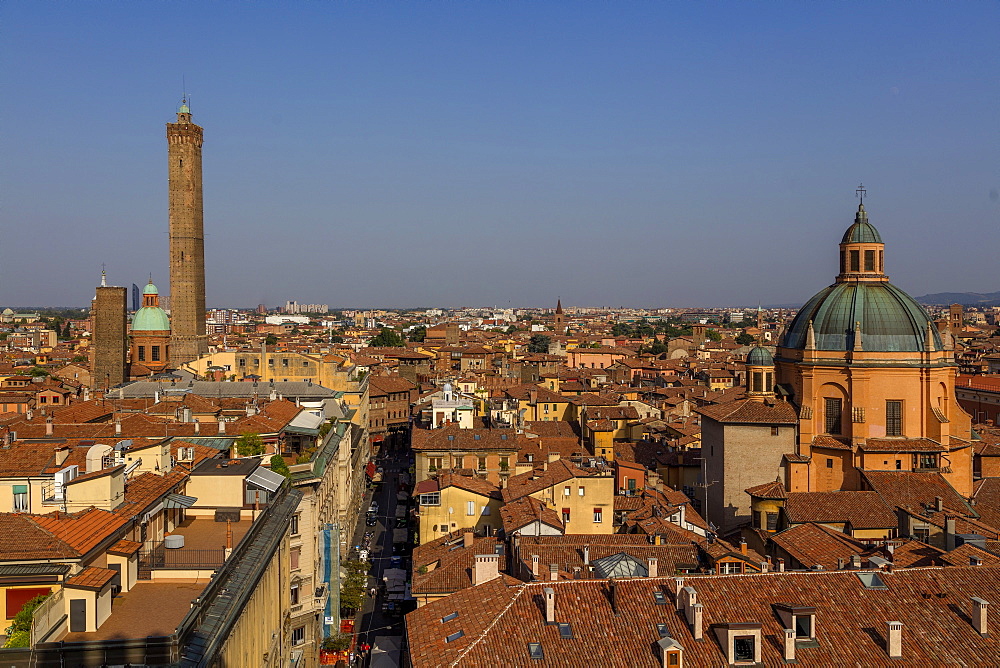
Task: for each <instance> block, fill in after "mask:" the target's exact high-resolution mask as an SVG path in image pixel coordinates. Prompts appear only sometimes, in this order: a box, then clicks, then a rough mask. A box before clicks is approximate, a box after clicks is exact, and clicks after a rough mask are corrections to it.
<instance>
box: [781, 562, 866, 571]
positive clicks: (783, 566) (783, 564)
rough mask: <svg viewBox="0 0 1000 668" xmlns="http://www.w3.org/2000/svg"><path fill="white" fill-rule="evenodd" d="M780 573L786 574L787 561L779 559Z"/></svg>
mask: <svg viewBox="0 0 1000 668" xmlns="http://www.w3.org/2000/svg"><path fill="white" fill-rule="evenodd" d="M859 568H860V566H859ZM778 572H779V573H784V572H785V560H784V559H778Z"/></svg>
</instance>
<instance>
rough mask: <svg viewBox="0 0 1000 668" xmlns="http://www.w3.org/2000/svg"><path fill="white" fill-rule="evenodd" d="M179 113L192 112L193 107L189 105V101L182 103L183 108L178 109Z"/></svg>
mask: <svg viewBox="0 0 1000 668" xmlns="http://www.w3.org/2000/svg"><path fill="white" fill-rule="evenodd" d="M177 113H178V114H190V113H191V107H189V106H188V103H187V101H186V100H185V101H184V102H182V103H181V108H180V109H178V110H177Z"/></svg>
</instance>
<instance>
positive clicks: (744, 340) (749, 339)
mask: <svg viewBox="0 0 1000 668" xmlns="http://www.w3.org/2000/svg"><path fill="white" fill-rule="evenodd" d="M754 341H755V339H754V338H753V336H752V335H751V334H747V333H746V332H741V333H740V334H739V335H738V336H737V337H736V343H738V344H740V345H741V346H749V345H752V344H753V342H754Z"/></svg>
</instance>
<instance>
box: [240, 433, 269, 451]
mask: <svg viewBox="0 0 1000 668" xmlns="http://www.w3.org/2000/svg"><path fill="white" fill-rule="evenodd" d="M236 452H238V453H239V454H240V455H241V456H242V457H257V456H259V455H262V454H264V439H262V438H261V437H260V434H257V433H255V432H252V431H251V432H247V433H246V434H243V435H241V436H240V437H239V438H238V439H236Z"/></svg>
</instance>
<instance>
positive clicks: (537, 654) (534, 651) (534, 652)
mask: <svg viewBox="0 0 1000 668" xmlns="http://www.w3.org/2000/svg"><path fill="white" fill-rule="evenodd" d="M528 656H529V657H530V658H532V659H536V660H538V661H541V660H542V659H544V658H545V652H543V651H542V643H540V642H529V643H528Z"/></svg>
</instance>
